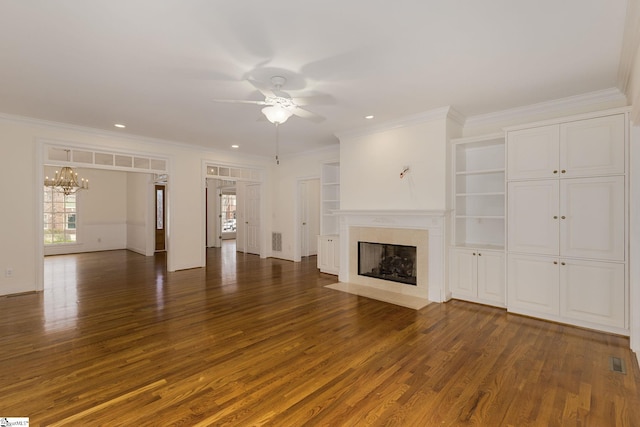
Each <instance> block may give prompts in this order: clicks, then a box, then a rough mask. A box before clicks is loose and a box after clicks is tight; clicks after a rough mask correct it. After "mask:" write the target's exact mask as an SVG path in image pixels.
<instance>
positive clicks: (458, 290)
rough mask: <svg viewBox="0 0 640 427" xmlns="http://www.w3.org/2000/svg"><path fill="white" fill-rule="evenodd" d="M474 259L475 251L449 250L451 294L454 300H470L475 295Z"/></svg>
mask: <svg viewBox="0 0 640 427" xmlns="http://www.w3.org/2000/svg"><path fill="white" fill-rule="evenodd" d="M476 258H477V252H476V251H475V250H471V249H452V250H451V293H452V294H453V296H454V297H455V298H459V297H462V298H465V297H467V298H472V297H475V296H476V295H477V287H476V283H477V267H476Z"/></svg>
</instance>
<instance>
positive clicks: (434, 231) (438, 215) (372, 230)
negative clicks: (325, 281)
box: [337, 210, 446, 302]
mask: <svg viewBox="0 0 640 427" xmlns="http://www.w3.org/2000/svg"><path fill="white" fill-rule="evenodd" d="M337 214H338V215H339V216H340V275H339V280H340V282H343V283H345V284H354V285H357V286H359V287H369V288H372V289H376V290H381V291H384V292H388V293H393V294H397V295H402V296H403V297H408V298H415V299H423V300H425V301H426V300H428V301H430V302H443V301H444V300H445V293H444V273H445V215H446V211H435V210H434V211H431V210H430V211H423V210H420V211H418V210H341V211H338V212H337ZM361 241H365V242H373V243H387V244H397V245H407V246H415V247H416V273H417V274H416V278H417V280H416V285H415V286H407V285H406V284H403V283H395V282H390V281H388V280H381V279H378V278H372V277H366V276H360V275H358V242H361Z"/></svg>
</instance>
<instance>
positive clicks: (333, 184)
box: [322, 182, 340, 186]
mask: <svg viewBox="0 0 640 427" xmlns="http://www.w3.org/2000/svg"><path fill="white" fill-rule="evenodd" d="M322 185H324V186H330V185H332V186H335V185H340V183H339V182H323V183H322Z"/></svg>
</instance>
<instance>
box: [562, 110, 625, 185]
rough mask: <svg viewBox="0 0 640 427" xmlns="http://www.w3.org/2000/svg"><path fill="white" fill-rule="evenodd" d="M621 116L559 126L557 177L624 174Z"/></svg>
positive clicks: (623, 122) (622, 123)
mask: <svg viewBox="0 0 640 427" xmlns="http://www.w3.org/2000/svg"><path fill="white" fill-rule="evenodd" d="M624 124H625V119H624V115H623V114H617V115H615V116H607V117H598V118H595V119H589V120H579V121H576V122H570V123H564V124H562V125H561V126H560V175H561V176H562V177H565V176H566V177H572V178H573V177H579V176H594V175H611V174H624V169H625V167H624Z"/></svg>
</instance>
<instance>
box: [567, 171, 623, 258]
mask: <svg viewBox="0 0 640 427" xmlns="http://www.w3.org/2000/svg"><path fill="white" fill-rule="evenodd" d="M560 195H561V197H560V255H561V256H567V257H580V258H593V259H602V260H611V261H624V259H625V213H624V205H625V200H624V177H623V176H608V177H596V178H579V179H563V180H561V181H560Z"/></svg>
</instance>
